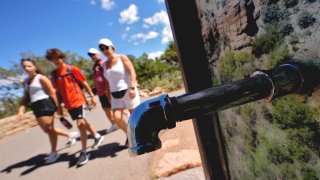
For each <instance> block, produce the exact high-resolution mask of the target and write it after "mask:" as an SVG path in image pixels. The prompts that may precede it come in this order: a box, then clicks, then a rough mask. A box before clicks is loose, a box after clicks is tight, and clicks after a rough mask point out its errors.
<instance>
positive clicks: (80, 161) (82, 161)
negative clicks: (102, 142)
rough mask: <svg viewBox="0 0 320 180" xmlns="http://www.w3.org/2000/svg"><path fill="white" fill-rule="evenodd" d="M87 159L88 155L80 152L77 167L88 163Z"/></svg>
mask: <svg viewBox="0 0 320 180" xmlns="http://www.w3.org/2000/svg"><path fill="white" fill-rule="evenodd" d="M89 158H90V154H89V153H86V152H81V153H80V156H79V158H78V161H77V165H78V166H82V165H84V164H86V163H87V162H88V160H89Z"/></svg>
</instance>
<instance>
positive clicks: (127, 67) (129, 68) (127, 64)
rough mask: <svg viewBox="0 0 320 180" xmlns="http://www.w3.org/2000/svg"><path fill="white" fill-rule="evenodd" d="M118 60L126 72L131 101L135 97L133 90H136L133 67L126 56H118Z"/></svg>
mask: <svg viewBox="0 0 320 180" xmlns="http://www.w3.org/2000/svg"><path fill="white" fill-rule="evenodd" d="M120 58H121V60H122V62H123V65H124V68H125V70H126V71H127V72H128V74H129V77H130V84H129V93H130V97H131V99H133V98H134V97H135V95H136V93H135V88H137V75H136V71H135V69H134V67H133V64H132V62H131V60H130V59H129V58H128V57H127V56H126V55H120Z"/></svg>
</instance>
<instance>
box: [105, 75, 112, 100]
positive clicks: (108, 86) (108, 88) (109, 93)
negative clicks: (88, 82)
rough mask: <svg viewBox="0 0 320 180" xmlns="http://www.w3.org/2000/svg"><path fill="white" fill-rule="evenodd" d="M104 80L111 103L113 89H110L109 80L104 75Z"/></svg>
mask: <svg viewBox="0 0 320 180" xmlns="http://www.w3.org/2000/svg"><path fill="white" fill-rule="evenodd" d="M104 80H105V82H106V92H105V94H106V96H107V97H108V101H109V103H111V91H110V85H109V81H108V80H107V79H106V78H105V77H104Z"/></svg>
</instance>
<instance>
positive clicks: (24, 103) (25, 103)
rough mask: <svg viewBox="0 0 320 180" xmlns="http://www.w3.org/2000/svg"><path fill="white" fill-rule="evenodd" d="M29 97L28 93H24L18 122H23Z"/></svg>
mask: <svg viewBox="0 0 320 180" xmlns="http://www.w3.org/2000/svg"><path fill="white" fill-rule="evenodd" d="M28 96H29V95H28V92H27V91H24V93H23V96H22V99H21V102H20V105H19V108H18V114H17V120H19V121H21V120H23V115H24V111H25V109H26V105H27V99H28V98H27V97H28Z"/></svg>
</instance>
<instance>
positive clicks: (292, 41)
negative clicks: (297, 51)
mask: <svg viewBox="0 0 320 180" xmlns="http://www.w3.org/2000/svg"><path fill="white" fill-rule="evenodd" d="M298 43H299V36H298V35H297V34H292V35H291V36H290V37H289V44H291V45H293V44H298Z"/></svg>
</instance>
